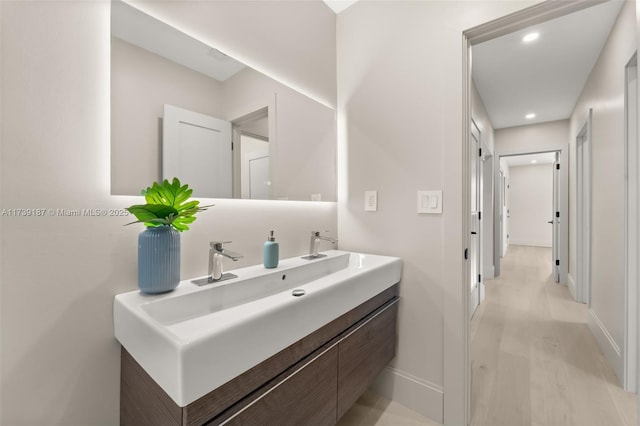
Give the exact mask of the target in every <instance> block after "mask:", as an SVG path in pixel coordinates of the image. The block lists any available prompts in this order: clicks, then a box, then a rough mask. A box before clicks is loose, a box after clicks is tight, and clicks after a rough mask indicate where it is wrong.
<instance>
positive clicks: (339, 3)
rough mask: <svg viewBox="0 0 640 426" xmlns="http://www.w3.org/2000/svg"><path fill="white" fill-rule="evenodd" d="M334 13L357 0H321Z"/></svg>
mask: <svg viewBox="0 0 640 426" xmlns="http://www.w3.org/2000/svg"><path fill="white" fill-rule="evenodd" d="M323 1H324V2H325V3H326V4H327V6H329V7H330V8H331V10H333V11H334V12H335V13H336V14H338V13H340V12H342V11H343V10H345V9H346V8H348V7H349V6H351V5H352V4H354V3H355V2H357V1H358V0H323Z"/></svg>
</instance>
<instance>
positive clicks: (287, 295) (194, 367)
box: [113, 250, 402, 407]
mask: <svg viewBox="0 0 640 426" xmlns="http://www.w3.org/2000/svg"><path fill="white" fill-rule="evenodd" d="M323 254H324V255H326V256H325V257H321V258H317V259H312V260H306V259H302V258H299V257H297V258H290V259H284V260H281V261H280V264H279V266H278V267H277V268H275V269H265V268H264V267H263V266H262V265H257V266H249V267H246V268H239V269H236V270H233V273H234V274H235V275H237V278H234V279H231V280H228V281H222V282H219V283H212V284H209V285H205V286H198V285H195V284H193V283H192V282H191V281H190V280H187V281H183V282H181V283H180V285H179V286H178V287H177V288H176V289H175V290H174V291H173V292H171V293H165V294H160V295H146V294H144V293H141V292H139V291H132V292H129V293H122V294H118V295H117V296H116V297H115V301H114V308H113V310H114V330H115V337H116V339H117V340H118V341H119V342H120V343H121V344H122V346H123V347H124V348H125V349H126V350H127V351H128V352H129V353H130V354H131V355H132V356H133V358H134V359H135V360H136V361H137V362H138V363H139V364H140V365H141V366H142V367H143V368H144V369H145V371H146V372H147V373H148V374H149V375H150V376H151V377H152V378H153V379H154V380H155V381H156V382H157V383H158V384H159V385H160V387H161V388H162V389H163V390H164V391H165V392H166V393H167V394H168V395H169V396H170V397H171V398H172V399H173V400H174V402H175V403H176V404H178V405H179V406H181V407H185V406H187V405H188V404H190V403H192V402H194V401H195V400H197V399H198V398H200V397H202V396H204V395H206V394H207V393H209V392H210V391H212V390H213V389H216V388H217V387H219V386H220V385H223V384H224V383H226V382H227V381H229V380H231V379H233V378H234V377H236V376H238V375H240V374H241V373H243V372H245V371H247V370H248V369H250V368H251V367H253V366H255V365H257V364H259V363H260V362H262V361H264V360H265V359H267V358H269V357H270V356H272V355H274V354H276V353H278V352H279V351H281V350H282V349H285V348H286V347H287V346H289V345H291V344H292V343H295V342H296V341H298V340H300V339H302V338H303V337H305V336H307V335H309V334H310V333H312V332H313V331H315V330H317V329H318V328H320V327H322V326H323V325H325V324H327V323H329V322H331V321H332V320H334V319H335V318H338V317H339V316H341V315H343V314H345V313H346V312H348V311H350V310H351V309H353V308H355V307H356V306H358V305H360V304H362V303H364V302H365V301H367V300H368V299H370V298H372V297H373V296H375V295H377V294H378V293H380V292H382V291H384V290H386V289H387V288H389V287H391V286H393V285H394V284H396V283H398V282H399V281H400V275H401V271H402V262H401V260H400V259H399V258H396V257H388V256H379V255H370V254H363V253H353V252H345V251H340V250H329V251H326V252H323Z"/></svg>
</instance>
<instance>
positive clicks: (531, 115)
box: [524, 113, 536, 120]
mask: <svg viewBox="0 0 640 426" xmlns="http://www.w3.org/2000/svg"><path fill="white" fill-rule="evenodd" d="M524 118H526V119H527V120H531V119H532V118H536V115H535V114H534V113H531V114H527V115H525V116H524Z"/></svg>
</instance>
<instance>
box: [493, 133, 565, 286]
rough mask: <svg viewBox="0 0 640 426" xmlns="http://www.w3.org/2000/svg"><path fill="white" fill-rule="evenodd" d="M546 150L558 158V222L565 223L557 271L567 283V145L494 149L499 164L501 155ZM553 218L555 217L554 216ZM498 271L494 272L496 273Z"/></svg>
mask: <svg viewBox="0 0 640 426" xmlns="http://www.w3.org/2000/svg"><path fill="white" fill-rule="evenodd" d="M547 152H557V153H558V157H559V160H560V182H558V190H559V198H560V200H559V203H558V207H559V211H560V224H563V222H564V223H565V226H560V232H559V236H558V240H559V244H558V260H560V265H559V268H558V272H559V275H560V283H561V284H567V283H568V281H569V280H568V275H569V226H568V225H569V223H568V222H569V145H568V144H565V143H560V144H549V145H548V146H544V147H540V148H536V149H535V150H523V149H513V150H501V151H496V154H495V155H496V158H498V164H500V159H501V158H502V157H513V156H516V155H529V154H542V153H547ZM500 173H501V170H500V168H497V169H496V173H495V179H496V180H499V179H500ZM501 199H502V196H500V197H496V204H495V206H494V211H497V209H498V208H502V206H501V205H500V204H501V203H502V200H501ZM554 219H555V218H554ZM500 247H501V245H500V242H498V241H495V242H494V252H495V251H497V250H500ZM494 262H495V265H496V270H497V271H499V270H500V258H499V257H498V259H494ZM497 273H498V272H496V274H497Z"/></svg>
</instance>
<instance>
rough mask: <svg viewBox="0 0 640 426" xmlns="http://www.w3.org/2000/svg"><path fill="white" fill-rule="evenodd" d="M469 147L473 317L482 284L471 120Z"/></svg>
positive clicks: (476, 141)
mask: <svg viewBox="0 0 640 426" xmlns="http://www.w3.org/2000/svg"><path fill="white" fill-rule="evenodd" d="M470 142H471V146H470V149H469V165H470V170H471V172H470V178H471V226H470V229H471V238H470V240H469V241H470V245H471V246H470V247H469V261H470V262H471V267H470V268H469V269H470V271H471V274H470V275H471V276H470V277H469V281H470V285H471V295H470V298H469V312H470V315H471V316H473V313H474V312H475V311H476V309H477V308H478V305H479V304H480V283H481V282H482V276H481V273H480V265H481V263H480V262H481V257H480V247H481V241H480V233H481V226H480V219H481V212H480V205H481V204H480V194H481V186H480V183H481V182H480V177H481V174H480V173H481V167H480V157H481V155H482V151H481V150H480V146H481V145H480V130H479V129H478V126H476V123H475V122H474V121H473V120H471V138H470Z"/></svg>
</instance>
